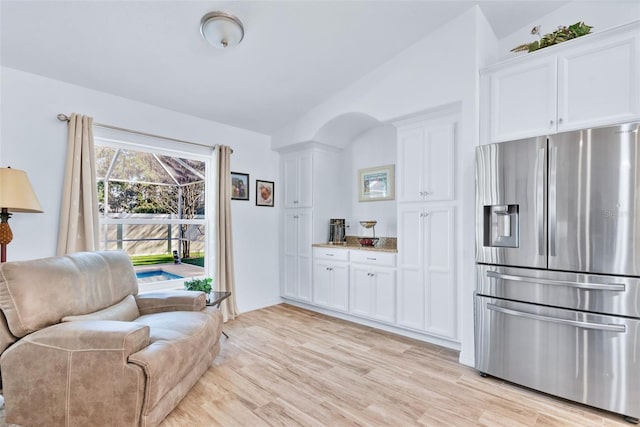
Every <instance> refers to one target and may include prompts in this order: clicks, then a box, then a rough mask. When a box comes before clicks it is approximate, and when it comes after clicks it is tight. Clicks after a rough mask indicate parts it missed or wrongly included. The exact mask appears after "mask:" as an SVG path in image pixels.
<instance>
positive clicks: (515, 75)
mask: <svg viewBox="0 0 640 427" xmlns="http://www.w3.org/2000/svg"><path fill="white" fill-rule="evenodd" d="M488 78H489V81H490V86H491V90H490V93H491V95H490V97H491V139H492V140H493V141H508V140H513V139H520V138H525V137H528V136H533V135H545V134H547V133H550V132H555V120H556V99H555V93H556V58H555V57H553V58H541V59H537V60H533V61H527V62H526V63H520V64H517V65H514V66H511V67H505V68H503V69H500V70H498V71H496V72H495V73H492V74H491V75H490V76H489V77H488Z"/></svg>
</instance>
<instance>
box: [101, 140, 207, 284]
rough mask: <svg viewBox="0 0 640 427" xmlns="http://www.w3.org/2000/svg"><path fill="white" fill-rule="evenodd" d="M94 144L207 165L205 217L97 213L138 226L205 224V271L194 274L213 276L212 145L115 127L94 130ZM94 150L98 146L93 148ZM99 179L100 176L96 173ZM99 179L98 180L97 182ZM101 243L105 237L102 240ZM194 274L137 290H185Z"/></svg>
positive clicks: (105, 221)
mask: <svg viewBox="0 0 640 427" xmlns="http://www.w3.org/2000/svg"><path fill="white" fill-rule="evenodd" d="M94 145H95V147H99V146H100V147H110V148H113V149H123V150H130V151H138V152H145V153H150V154H158V155H163V156H171V157H178V158H184V159H190V160H198V161H202V162H204V164H205V174H204V176H205V179H204V184H205V210H204V218H202V219H172V218H168V219H165V218H163V219H158V220H155V221H149V220H143V219H139V218H106V217H105V215H104V214H103V213H99V215H98V224H99V226H100V227H101V226H102V225H116V224H123V225H139V224H149V223H151V224H156V225H166V224H172V225H182V224H194V225H204V227H205V236H204V254H205V256H204V273H203V274H202V275H201V276H195V277H213V272H214V266H215V253H214V251H215V239H214V228H213V227H214V225H215V212H214V209H215V188H216V187H215V181H214V179H215V176H216V174H215V172H214V171H213V168H214V167H215V162H214V161H213V160H214V150H213V147H205V146H200V145H196V144H187V143H180V142H176V141H171V140H167V139H164V138H157V137H151V136H146V135H138V134H135V133H131V132H126V131H120V130H113V129H102V128H100V129H94ZM94 150H95V148H94ZM96 179H97V176H96ZM96 182H97V181H96ZM99 242H100V244H101V245H102V243H103V239H102V237H101V238H100V239H99ZM191 278H192V277H185V278H182V279H175V280H166V281H157V282H149V283H139V284H138V290H139V292H141V293H144V292H150V291H156V290H169V289H182V288H183V287H184V281H185V280H188V279H191Z"/></svg>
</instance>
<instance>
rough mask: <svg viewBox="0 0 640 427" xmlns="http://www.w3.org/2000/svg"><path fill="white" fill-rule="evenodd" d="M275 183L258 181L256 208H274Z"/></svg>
mask: <svg viewBox="0 0 640 427" xmlns="http://www.w3.org/2000/svg"><path fill="white" fill-rule="evenodd" d="M274 186H275V184H274V182H273V181H261V180H259V179H256V206H268V207H271V208H272V207H273V200H274V194H273V191H274Z"/></svg>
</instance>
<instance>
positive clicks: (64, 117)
mask: <svg viewBox="0 0 640 427" xmlns="http://www.w3.org/2000/svg"><path fill="white" fill-rule="evenodd" d="M56 117H57V118H58V120H60V121H61V122H68V121H69V116H67V115H66V114H64V113H60V114H58V115H57V116H56ZM93 125H94V126H98V127H101V128H106V129H113V130H121V131H123V132H129V133H135V134H137V135H143V136H150V137H152V138H160V139H166V140H168V141H175V142H180V143H182V144H190V145H197V146H199V147H207V148H214V147H212V146H211V145H206V144H200V143H199V142H191V141H185V140H183V139H176V138H170V137H167V136H161V135H154V134H152V133H147V132H140V131H138V130H132V129H127V128H121V127H118V126H111V125H105V124H104V123H97V122H93ZM231 152H232V153H233V149H231Z"/></svg>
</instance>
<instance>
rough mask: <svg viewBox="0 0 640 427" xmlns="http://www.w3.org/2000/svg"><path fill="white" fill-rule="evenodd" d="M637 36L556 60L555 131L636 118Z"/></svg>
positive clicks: (639, 87) (639, 97)
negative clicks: (556, 103)
mask: <svg viewBox="0 0 640 427" xmlns="http://www.w3.org/2000/svg"><path fill="white" fill-rule="evenodd" d="M639 44H640V36H638V35H633V34H626V35H625V36H624V37H619V38H616V39H615V40H603V41H602V42H598V43H592V44H588V45H585V46H581V47H580V48H576V49H571V50H570V51H568V52H567V53H565V54H564V55H562V56H559V57H558V131H565V130H575V129H582V128H586V127H594V126H600V125H607V124H612V123H618V122H622V121H627V120H634V119H636V118H638V117H639V116H640V73H639V72H638V69H639V67H640V61H639V58H640V47H639Z"/></svg>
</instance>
